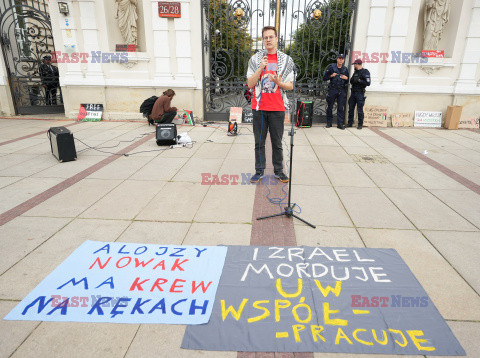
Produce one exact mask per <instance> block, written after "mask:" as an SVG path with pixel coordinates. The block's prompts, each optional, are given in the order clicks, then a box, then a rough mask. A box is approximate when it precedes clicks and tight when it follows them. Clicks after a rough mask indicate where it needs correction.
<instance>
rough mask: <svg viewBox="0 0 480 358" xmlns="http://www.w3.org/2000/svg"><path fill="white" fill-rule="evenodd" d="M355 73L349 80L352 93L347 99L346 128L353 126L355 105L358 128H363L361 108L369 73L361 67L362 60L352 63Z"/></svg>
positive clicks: (368, 83) (363, 102)
mask: <svg viewBox="0 0 480 358" xmlns="http://www.w3.org/2000/svg"><path fill="white" fill-rule="evenodd" d="M353 67H354V68H355V72H354V73H353V76H352V78H351V79H350V84H351V85H352V92H351V93H350V98H349V99H348V124H347V126H348V127H352V126H353V115H354V113H355V105H357V110H358V127H357V129H362V127H363V117H364V115H363V106H364V105H365V87H367V86H370V72H368V70H367V69H366V68H363V67H362V60H360V59H356V60H355V61H354V62H353Z"/></svg>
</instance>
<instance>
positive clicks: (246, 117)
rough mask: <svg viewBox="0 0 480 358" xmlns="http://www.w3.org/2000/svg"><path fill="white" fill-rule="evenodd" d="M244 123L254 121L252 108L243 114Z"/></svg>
mask: <svg viewBox="0 0 480 358" xmlns="http://www.w3.org/2000/svg"><path fill="white" fill-rule="evenodd" d="M243 123H253V112H252V110H247V111H245V113H244V116H243Z"/></svg>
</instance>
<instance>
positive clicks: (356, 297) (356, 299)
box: [352, 295, 362, 307]
mask: <svg viewBox="0 0 480 358" xmlns="http://www.w3.org/2000/svg"><path fill="white" fill-rule="evenodd" d="M360 298H362V296H360V295H352V307H361V305H360Z"/></svg>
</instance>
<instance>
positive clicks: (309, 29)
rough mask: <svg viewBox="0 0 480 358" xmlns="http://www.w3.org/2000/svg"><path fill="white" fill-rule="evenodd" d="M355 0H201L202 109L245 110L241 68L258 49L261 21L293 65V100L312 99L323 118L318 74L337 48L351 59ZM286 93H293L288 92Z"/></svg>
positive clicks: (209, 115)
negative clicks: (275, 34)
mask: <svg viewBox="0 0 480 358" xmlns="http://www.w3.org/2000/svg"><path fill="white" fill-rule="evenodd" d="M357 2H358V0H288V1H287V0H202V26H203V34H202V38H203V60H204V62H203V66H204V77H203V85H204V114H205V119H206V120H226V119H227V118H228V110H229V108H230V107H243V108H244V109H246V110H249V108H250V105H249V103H248V102H247V99H246V96H245V94H246V89H247V87H246V73H247V64H248V59H249V58H250V56H251V55H252V54H253V53H254V52H256V51H259V50H262V49H263V44H262V41H261V35H262V34H261V31H262V28H263V26H266V25H270V26H275V27H276V28H277V32H278V38H279V45H278V48H279V50H281V51H284V52H286V53H287V54H289V55H290V56H292V58H293V60H294V62H295V64H296V65H297V68H298V71H299V72H298V74H297V84H296V88H297V99H298V98H300V99H301V100H309V101H313V104H314V106H313V107H314V116H313V121H314V122H324V121H325V114H326V100H325V99H326V95H327V84H326V83H324V82H323V80H322V76H323V72H324V71H325V69H326V67H327V66H328V65H329V64H330V63H333V62H335V60H336V57H337V55H338V54H339V53H344V54H346V55H347V58H346V63H348V62H347V61H349V60H350V56H349V53H350V49H351V38H352V36H351V33H352V32H353V31H352V27H353V23H354V13H355V8H356V3H357ZM289 95H290V96H293V93H292V92H291V91H290V92H289Z"/></svg>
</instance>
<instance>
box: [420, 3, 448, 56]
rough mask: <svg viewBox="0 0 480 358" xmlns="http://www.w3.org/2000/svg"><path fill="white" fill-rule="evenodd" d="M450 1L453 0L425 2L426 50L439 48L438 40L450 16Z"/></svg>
mask: <svg viewBox="0 0 480 358" xmlns="http://www.w3.org/2000/svg"><path fill="white" fill-rule="evenodd" d="M450 2H451V0H427V2H426V3H425V16H424V17H425V32H424V34H423V49H424V50H438V42H439V41H440V37H441V35H442V33H443V30H444V29H445V25H446V24H447V22H448V20H449V18H450Z"/></svg>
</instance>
